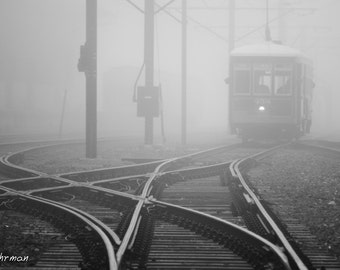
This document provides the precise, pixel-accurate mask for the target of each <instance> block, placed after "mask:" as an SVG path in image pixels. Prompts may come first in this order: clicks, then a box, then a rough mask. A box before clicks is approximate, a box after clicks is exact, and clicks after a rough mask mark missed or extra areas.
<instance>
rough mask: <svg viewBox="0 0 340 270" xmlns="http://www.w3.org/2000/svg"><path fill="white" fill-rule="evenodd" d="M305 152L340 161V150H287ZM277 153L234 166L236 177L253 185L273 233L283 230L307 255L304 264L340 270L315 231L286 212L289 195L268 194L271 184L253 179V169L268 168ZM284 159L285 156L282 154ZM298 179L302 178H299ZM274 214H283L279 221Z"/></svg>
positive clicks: (298, 147) (299, 146)
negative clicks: (312, 232)
mask: <svg viewBox="0 0 340 270" xmlns="http://www.w3.org/2000/svg"><path fill="white" fill-rule="evenodd" d="M302 148H303V149H305V150H307V151H313V155H320V154H325V155H333V156H334V157H336V158H337V159H338V158H339V157H340V152H339V151H338V150H335V149H332V148H326V147H321V146H317V145H311V144H306V143H299V144H293V145H290V147H289V148H287V149H288V150H287V151H296V150H298V151H300V150H301V149H302ZM289 149H291V150H289ZM293 149H294V150H293ZM274 153H275V152H264V153H259V154H255V155H253V156H251V157H247V158H245V159H243V160H240V161H238V162H235V163H234V164H233V167H234V173H235V174H236V175H237V177H239V178H241V180H242V181H244V182H246V183H247V184H249V186H250V190H251V192H253V193H254V195H255V198H258V200H257V199H256V200H257V201H256V202H253V203H261V204H262V206H263V210H264V211H265V213H266V215H268V217H269V218H268V219H266V220H269V222H268V228H270V229H269V231H272V230H276V229H278V230H280V231H281V233H282V234H283V235H285V236H286V238H287V240H288V242H289V243H290V244H291V247H292V248H293V249H294V250H295V251H296V253H297V254H303V256H300V255H299V256H300V257H301V258H302V259H303V260H304V262H305V264H306V266H307V267H308V269H329V270H333V269H334V270H335V269H340V261H339V260H338V259H336V257H335V256H334V255H332V254H331V253H330V252H329V251H328V250H327V249H325V248H324V246H323V245H322V243H320V241H318V240H317V239H316V237H315V235H312V234H311V231H310V230H309V229H308V227H307V226H306V225H305V224H304V223H302V222H301V219H299V218H296V217H293V216H292V213H293V210H292V209H290V211H287V210H286V208H288V207H290V208H291V206H288V205H287V204H285V201H287V198H285V197H284V196H285V195H284V194H281V193H278V194H274V193H270V192H268V191H269V190H270V189H271V187H270V186H269V185H268V184H267V182H266V181H262V180H260V181H258V180H257V181H255V179H253V178H252V177H251V176H249V171H251V170H252V169H253V168H256V166H257V165H258V164H260V163H261V162H262V163H265V164H267V163H268V160H273V159H275V157H274ZM280 155H283V154H282V153H281V152H280ZM301 158H303V157H301ZM269 166H270V164H269ZM321 166H324V165H321ZM275 169H276V168H273V169H272V170H275ZM277 170H279V173H278V174H282V173H288V171H287V170H283V169H282V168H279V169H277ZM282 170H283V171H282ZM266 173H268V171H267V172H266ZM298 173H299V174H301V173H302V174H304V172H303V171H302V172H301V171H299V172H298ZM291 174H292V172H291ZM250 175H251V174H250ZM271 177H273V176H271ZM287 177H288V178H289V177H293V178H294V175H289V176H287ZM295 178H298V177H297V176H295ZM260 179H261V177H260ZM284 179H285V177H282V178H281V181H284ZM297 181H298V180H297ZM273 182H275V181H273ZM263 191H265V193H264V194H265V195H266V196H265V198H266V200H264V199H263V196H262V194H261V193H262V192H263ZM306 196H307V195H306ZM273 206H277V207H275V209H276V210H275V211H274V210H273ZM274 212H276V213H277V214H279V217H278V216H277V215H276V214H274ZM272 224H273V225H272ZM274 224H275V225H274ZM267 233H268V232H264V233H262V236H264V237H266V234H267ZM260 234H261V233H260ZM287 244H288V243H287Z"/></svg>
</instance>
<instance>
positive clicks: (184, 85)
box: [182, 0, 187, 145]
mask: <svg viewBox="0 0 340 270" xmlns="http://www.w3.org/2000/svg"><path fill="white" fill-rule="evenodd" d="M186 143H187V0H182V145H186Z"/></svg>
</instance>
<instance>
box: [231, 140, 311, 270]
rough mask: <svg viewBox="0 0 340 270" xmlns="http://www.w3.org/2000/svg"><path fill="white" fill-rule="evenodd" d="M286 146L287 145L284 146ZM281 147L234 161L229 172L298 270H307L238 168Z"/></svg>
mask: <svg viewBox="0 0 340 270" xmlns="http://www.w3.org/2000/svg"><path fill="white" fill-rule="evenodd" d="M285 145H287V144H285ZM282 146H283V145H281V146H277V147H273V148H271V149H269V150H266V151H263V152H260V153H257V154H254V155H251V156H249V157H246V158H243V159H240V160H236V161H234V162H233V163H232V164H231V165H230V170H231V173H232V175H233V176H234V177H237V178H238V179H239V180H240V182H241V184H242V186H243V187H244V189H245V190H246V191H247V192H248V194H249V195H250V196H251V198H252V200H253V201H254V203H255V205H256V206H257V208H258V209H259V210H260V212H261V213H262V215H263V216H264V217H265V218H266V219H267V221H268V223H269V224H270V226H271V227H272V229H273V230H274V232H275V233H276V235H277V236H278V237H279V239H280V241H281V243H282V245H283V247H284V248H285V249H286V251H287V252H288V253H289V254H290V256H291V257H292V259H293V260H294V262H295V263H296V264H297V266H298V267H299V269H300V270H308V268H307V266H306V265H305V264H304V263H303V262H302V260H301V259H300V257H299V256H298V255H297V254H296V252H295V250H294V249H293V247H292V246H291V245H290V243H289V242H288V240H287V239H286V237H285V236H284V234H283V232H282V231H281V230H280V228H279V227H278V226H277V224H276V223H275V222H274V220H273V219H272V218H271V216H270V215H269V214H268V212H267V211H266V210H265V208H264V207H263V205H262V203H261V202H260V200H259V199H258V197H257V196H256V194H255V193H254V192H253V191H252V190H251V188H250V187H249V186H248V184H247V183H246V181H245V180H244V178H243V176H242V174H241V172H240V169H239V166H240V165H241V164H242V163H243V162H245V161H246V160H249V159H251V158H255V157H257V156H261V155H264V154H268V153H270V152H272V151H274V150H276V149H278V148H280V147H282Z"/></svg>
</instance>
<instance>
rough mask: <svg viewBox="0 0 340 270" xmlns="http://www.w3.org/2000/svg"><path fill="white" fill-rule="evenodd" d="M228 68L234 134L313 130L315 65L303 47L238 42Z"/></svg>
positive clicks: (278, 135)
mask: <svg viewBox="0 0 340 270" xmlns="http://www.w3.org/2000/svg"><path fill="white" fill-rule="evenodd" d="M229 70H230V73H229V79H228V83H229V89H230V91H229V123H230V129H231V132H232V134H237V135H239V136H240V137H241V138H242V140H243V141H246V140H248V139H261V138H268V137H274V138H281V137H282V138H288V139H291V138H298V137H300V136H301V135H304V134H306V133H309V132H310V127H311V123H312V117H311V116H312V115H311V113H312V108H311V104H312V94H313V93H312V92H313V88H314V83H313V81H312V65H311V62H310V61H309V60H308V59H307V58H306V57H304V56H303V55H302V54H301V53H300V52H299V51H297V50H295V49H293V48H290V47H287V46H283V45H279V44H275V43H272V42H265V43H261V44H255V45H249V46H244V47H240V48H237V49H235V50H233V51H232V52H231V54H230V69H229Z"/></svg>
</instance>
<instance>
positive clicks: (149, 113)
mask: <svg viewBox="0 0 340 270" xmlns="http://www.w3.org/2000/svg"><path fill="white" fill-rule="evenodd" d="M159 92H160V87H159V86H152V87H145V86H139V87H138V89H137V116H139V117H158V116H159Z"/></svg>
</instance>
